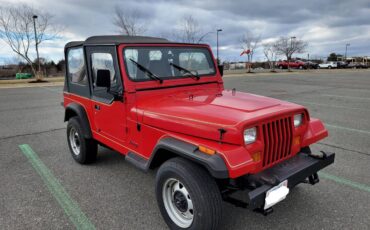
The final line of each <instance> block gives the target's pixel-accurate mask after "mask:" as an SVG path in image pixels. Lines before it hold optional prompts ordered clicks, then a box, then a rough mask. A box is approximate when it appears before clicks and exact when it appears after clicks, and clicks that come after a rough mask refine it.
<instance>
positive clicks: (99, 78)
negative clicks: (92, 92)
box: [96, 69, 110, 91]
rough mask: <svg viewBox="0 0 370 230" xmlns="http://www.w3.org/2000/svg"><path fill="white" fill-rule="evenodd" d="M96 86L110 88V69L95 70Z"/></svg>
mask: <svg viewBox="0 0 370 230" xmlns="http://www.w3.org/2000/svg"><path fill="white" fill-rule="evenodd" d="M96 86H98V87H104V88H107V91H109V89H110V71H109V70H107V69H98V71H97V72H96Z"/></svg>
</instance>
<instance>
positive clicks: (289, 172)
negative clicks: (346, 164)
mask: <svg viewBox="0 0 370 230" xmlns="http://www.w3.org/2000/svg"><path fill="white" fill-rule="evenodd" d="M334 158H335V154H334V153H324V152H323V154H322V155H321V157H317V156H313V155H311V154H307V153H298V154H297V155H296V156H294V157H293V158H291V159H289V160H286V161H284V162H282V163H280V164H278V165H275V166H274V167H272V168H269V169H266V170H265V171H263V172H260V173H257V174H254V175H251V176H248V178H247V180H248V183H250V184H253V185H255V187H256V188H254V189H252V190H249V192H248V195H247V203H248V205H247V207H248V208H249V209H251V210H255V209H261V208H263V206H264V203H265V197H266V192H267V191H268V190H270V189H271V188H273V187H274V186H276V185H278V184H280V183H281V182H283V181H285V180H287V181H288V187H289V188H293V187H294V186H296V185H297V184H299V183H302V182H306V181H307V179H308V182H309V183H310V184H315V183H317V182H319V178H318V176H317V172H318V171H319V170H321V169H323V168H325V167H326V166H328V165H330V164H332V163H333V162H334Z"/></svg>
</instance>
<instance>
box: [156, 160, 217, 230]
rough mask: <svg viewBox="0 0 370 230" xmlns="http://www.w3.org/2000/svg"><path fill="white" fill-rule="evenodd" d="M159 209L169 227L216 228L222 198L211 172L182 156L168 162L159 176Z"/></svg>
mask: <svg viewBox="0 0 370 230" xmlns="http://www.w3.org/2000/svg"><path fill="white" fill-rule="evenodd" d="M156 196H157V202H158V206H159V209H160V211H161V213H162V216H163V218H164V220H165V222H166V223H167V225H168V226H169V227H170V229H216V228H217V226H218V223H219V221H220V219H221V211H222V210H221V208H222V199H221V194H220V192H219V189H218V186H217V184H216V181H215V180H214V179H213V178H212V177H211V176H210V175H209V173H208V172H207V171H206V170H205V169H203V168H201V167H200V166H198V165H196V164H194V163H193V162H190V161H188V160H186V159H183V158H173V159H171V160H168V161H167V162H165V163H164V164H163V165H162V166H161V167H160V168H159V170H158V173H157V177H156Z"/></svg>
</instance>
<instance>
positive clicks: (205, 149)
mask: <svg viewBox="0 0 370 230" xmlns="http://www.w3.org/2000/svg"><path fill="white" fill-rule="evenodd" d="M198 148H199V151H201V152H202V153H205V154H208V155H213V154H215V153H216V151H215V150H213V149H209V148H207V147H204V146H202V145H199V146H198Z"/></svg>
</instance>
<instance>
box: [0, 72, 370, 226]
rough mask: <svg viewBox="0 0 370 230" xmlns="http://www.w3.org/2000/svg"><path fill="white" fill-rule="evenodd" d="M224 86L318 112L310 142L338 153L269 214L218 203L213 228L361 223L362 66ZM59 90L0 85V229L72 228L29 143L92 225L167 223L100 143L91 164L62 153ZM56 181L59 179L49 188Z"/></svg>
mask: <svg viewBox="0 0 370 230" xmlns="http://www.w3.org/2000/svg"><path fill="white" fill-rule="evenodd" d="M224 80H225V86H226V88H236V89H237V90H239V91H245V92H251V93H255V94H261V95H265V96H270V97H274V98H278V99H283V100H288V101H291V102H295V103H298V104H302V105H305V106H307V107H308V108H309V111H310V114H311V116H313V117H318V118H320V119H322V120H323V121H324V122H325V124H326V126H327V128H328V130H329V132H330V137H329V138H327V139H325V140H323V141H322V142H320V143H318V144H316V145H314V146H313V149H314V150H316V151H319V150H326V151H332V152H336V154H337V155H336V162H335V164H334V165H332V166H330V167H328V168H327V169H325V170H324V171H323V173H322V174H321V182H320V183H319V184H317V185H315V186H310V185H305V184H302V185H299V186H298V187H297V188H296V189H294V190H293V191H292V192H291V193H290V194H289V196H288V197H287V199H286V200H285V201H283V202H282V203H280V204H278V205H276V206H275V208H274V213H273V214H272V215H269V216H267V217H265V216H262V215H261V214H258V213H255V212H251V211H248V210H244V209H240V208H236V207H234V206H232V205H229V204H224V207H223V208H224V214H223V215H224V216H223V222H222V226H221V229H234V230H236V229H369V226H370V176H369V175H370V150H369V149H370V116H369V113H370V71H369V70H344V71H340V70H332V71H330V70H320V71H313V70H312V71H309V72H307V71H306V72H304V73H298V72H295V73H279V74H267V73H266V74H255V75H253V74H249V75H247V76H245V75H244V76H242V75H235V76H230V77H225V78H224ZM61 101H62V87H35V88H18V89H0V105H1V106H0V229H73V228H75V226H76V225H75V223H73V221H71V219H70V218H69V217H68V213H67V214H66V212H65V209H64V208H63V207H64V206H63V205H62V204H61V203H60V202H59V201H57V200H56V199H55V198H54V194H52V193H51V192H50V189H48V187H47V186H46V185H45V182H44V180H43V179H42V178H41V177H40V176H39V174H38V173H37V172H36V171H35V169H34V168H33V167H32V164H31V163H30V161H28V159H27V157H26V156H25V155H24V154H23V153H22V151H21V150H20V148H19V145H22V144H28V145H29V146H30V147H31V148H32V149H33V151H34V152H35V153H36V154H37V155H38V156H39V157H40V160H41V161H42V162H43V163H44V164H45V166H46V167H47V168H48V169H49V170H50V172H51V173H52V174H53V175H54V176H55V178H56V179H57V180H58V181H59V183H60V186H62V187H63V189H64V190H65V192H66V193H68V195H69V197H70V198H71V199H72V200H74V201H75V202H76V206H77V207H78V211H79V212H81V213H84V215H85V217H86V218H87V219H88V221H89V223H90V224H91V225H90V226H95V227H96V229H166V225H165V223H164V221H163V220H162V217H161V215H160V212H159V209H158V208H157V204H156V200H155V195H154V179H155V172H150V173H147V174H145V173H142V172H141V171H139V170H137V169H136V168H134V167H133V166H131V165H130V164H128V163H126V162H125V160H124V157H123V156H121V155H119V154H117V153H115V152H112V151H109V150H107V149H104V148H100V151H99V155H98V161H97V162H96V163H95V164H92V165H89V166H81V165H78V164H77V163H76V162H74V160H73V159H72V157H71V156H70V153H69V150H68V147H67V143H66V135H65V132H66V130H65V127H66V124H64V123H63V116H64V113H63V112H64V111H63V108H62V107H61V106H60V102H61ZM57 188H58V186H57Z"/></svg>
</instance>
